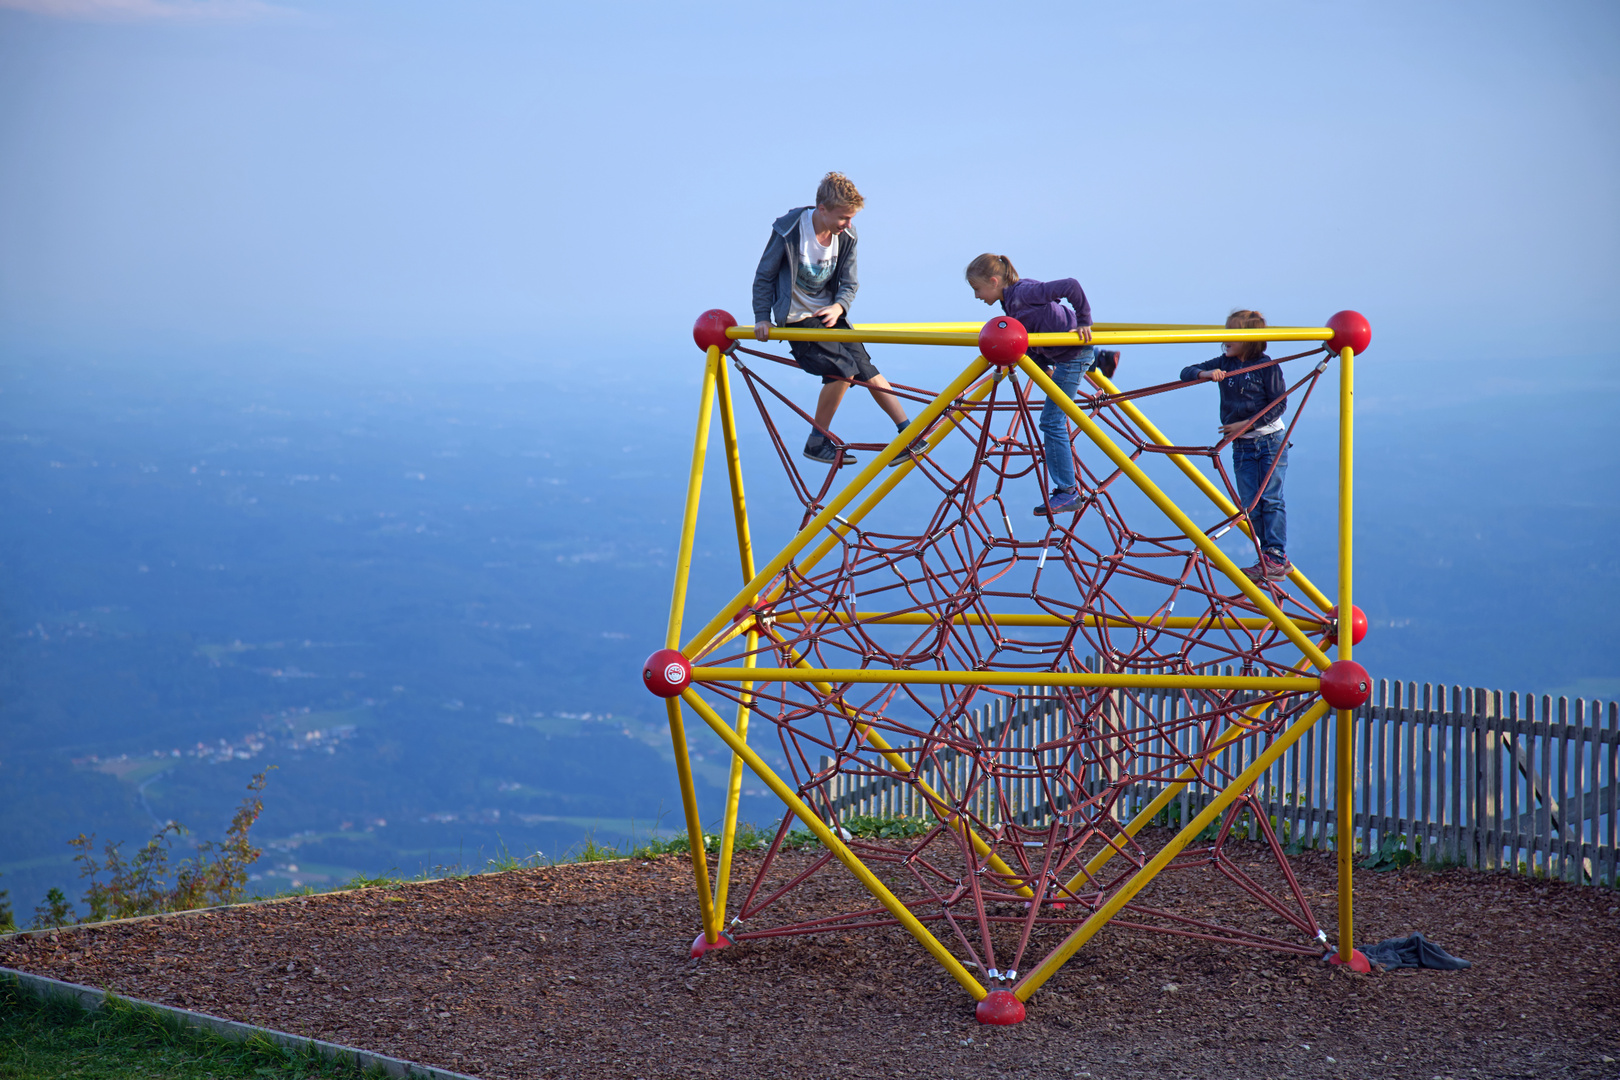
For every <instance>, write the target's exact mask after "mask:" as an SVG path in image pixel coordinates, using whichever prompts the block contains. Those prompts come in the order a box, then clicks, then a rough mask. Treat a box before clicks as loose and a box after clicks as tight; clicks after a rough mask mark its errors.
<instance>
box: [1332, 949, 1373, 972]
mask: <svg viewBox="0 0 1620 1080" xmlns="http://www.w3.org/2000/svg"><path fill="white" fill-rule="evenodd" d="M1324 959H1326V960H1327V962H1328V963H1330V964H1332V965H1333V966H1334V967H1338V966H1339V965H1340V964H1342V963H1344V961H1343V960H1340V959H1339V954H1338V953H1337V952H1330V953H1328V954H1327V956H1326V957H1324ZM1350 970H1351V971H1359V972H1360V973H1361V974H1363V975H1371V974H1372V962H1371V961H1369V960H1368V959H1367V954H1366V953H1364V952H1362V951H1361V950H1360V949H1351V950H1350Z"/></svg>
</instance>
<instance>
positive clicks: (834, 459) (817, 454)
mask: <svg viewBox="0 0 1620 1080" xmlns="http://www.w3.org/2000/svg"><path fill="white" fill-rule="evenodd" d="M838 449H839V448H838V444H837V443H835V442H833V441H832V440H831V439H829V438H827V437H826V436H825V435H823V434H821V433H820V432H819V431H812V432H811V433H810V438H809V441H807V442H806V443H805V444H804V456H805V457H807V458H809V459H810V460H811V461H815V462H820V463H821V464H822V465H836V464H837V463H838ZM844 464H845V465H853V464H855V455H854V454H852V453H850V452H849V451H848V450H845V451H844Z"/></svg>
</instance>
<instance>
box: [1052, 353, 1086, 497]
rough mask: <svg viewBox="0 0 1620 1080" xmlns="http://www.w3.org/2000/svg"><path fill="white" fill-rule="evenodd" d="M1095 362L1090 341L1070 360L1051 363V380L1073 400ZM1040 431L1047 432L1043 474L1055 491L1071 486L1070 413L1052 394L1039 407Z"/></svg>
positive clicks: (1072, 464)
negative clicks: (1082, 380)
mask: <svg viewBox="0 0 1620 1080" xmlns="http://www.w3.org/2000/svg"><path fill="white" fill-rule="evenodd" d="M1096 362H1097V354H1096V353H1095V352H1093V351H1092V348H1091V346H1090V345H1086V346H1084V347H1082V348H1081V350H1080V355H1079V356H1076V357H1075V358H1074V359H1073V360H1067V361H1064V362H1062V363H1058V364H1053V365H1052V381H1053V382H1055V383H1057V384H1058V389H1059V390H1062V391H1063V392H1064V393H1065V394H1067V395H1069V400H1071V401H1072V400H1074V392H1075V391H1076V390H1077V389H1079V387H1080V378H1081V376H1083V375H1084V374H1085V373H1086V372H1088V371H1090V370H1091V366H1092V365H1093V364H1095V363H1096ZM1041 434H1043V435H1045V436H1046V475H1047V476H1049V477H1051V479H1052V489H1053V490H1054V491H1073V490H1074V447H1073V445H1072V444H1071V443H1070V442H1069V417H1068V415H1067V414H1066V413H1065V412H1064V411H1063V409H1062V408H1061V407H1060V406H1059V405H1058V403H1057V402H1055V401H1053V400H1052V399H1051V398H1047V399H1046V404H1045V405H1044V406H1042V407H1041Z"/></svg>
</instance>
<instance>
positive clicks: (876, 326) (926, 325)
mask: <svg viewBox="0 0 1620 1080" xmlns="http://www.w3.org/2000/svg"><path fill="white" fill-rule="evenodd" d="M850 325H852V326H853V327H854V328H855V329H857V330H860V331H862V332H865V331H867V330H922V331H928V332H935V333H938V332H944V333H972V334H977V333H978V332H979V331H980V330H981V329H983V328H984V323H983V322H933V323H930V322H881V323H851V324H850ZM1220 329H1222V326H1221V324H1220V323H1168V322H1100V323H1092V324H1091V332H1092V333H1097V332H1098V331H1102V330H1220Z"/></svg>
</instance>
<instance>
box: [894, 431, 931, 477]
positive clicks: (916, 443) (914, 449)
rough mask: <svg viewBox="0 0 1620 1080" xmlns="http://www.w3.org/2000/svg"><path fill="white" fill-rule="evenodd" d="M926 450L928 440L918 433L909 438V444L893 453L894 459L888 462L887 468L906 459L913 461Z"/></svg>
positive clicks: (901, 463) (902, 463)
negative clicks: (913, 437) (914, 436)
mask: <svg viewBox="0 0 1620 1080" xmlns="http://www.w3.org/2000/svg"><path fill="white" fill-rule="evenodd" d="M927 450H928V440H927V439H925V438H923V437H922V436H921V435H919V436H917V437H916V438H915V439H912V440H911V445H910V446H908V447H906V448H905V449H904V450H902V451H900V452H899V453H898V454H896V455H894V460H893V461H891V462H889V468H891V469H892V468H894V467H895V466H896V465H904V464H905V463H906V462H908V461H914V460H916V459H917V458H920V457H922V456H923V454H924V453H926V452H927Z"/></svg>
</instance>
